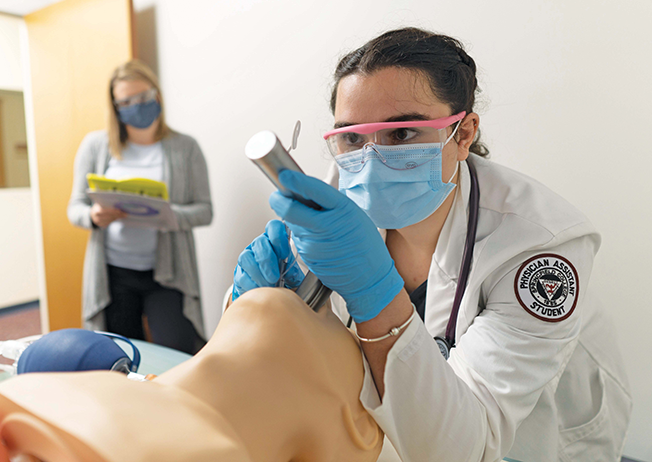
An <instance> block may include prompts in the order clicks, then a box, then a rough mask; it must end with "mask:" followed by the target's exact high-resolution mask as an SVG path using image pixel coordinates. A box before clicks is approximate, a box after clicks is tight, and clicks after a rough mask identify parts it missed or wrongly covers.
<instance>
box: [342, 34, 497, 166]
mask: <svg viewBox="0 0 652 462" xmlns="http://www.w3.org/2000/svg"><path fill="white" fill-rule="evenodd" d="M387 67H400V68H404V69H412V70H415V71H417V72H420V73H421V74H423V75H424V76H425V77H426V78H427V79H428V81H429V83H430V88H431V89H432V92H433V93H434V95H435V96H436V97H437V99H438V100H439V101H441V102H442V103H445V104H448V105H449V106H450V107H451V109H452V111H453V112H452V113H453V114H457V113H459V112H462V111H466V112H467V114H468V113H470V112H473V105H474V104H475V94H476V91H478V92H479V91H480V89H479V88H478V80H477V79H476V76H475V73H476V67H475V61H473V58H471V57H470V56H469V55H467V54H466V51H464V46H463V45H462V44H461V43H460V42H459V41H458V40H456V39H454V38H452V37H448V36H446V35H440V34H435V33H433V32H429V31H426V30H422V29H417V28H414V27H407V28H404V29H396V30H392V31H389V32H386V33H384V34H382V35H380V36H379V37H376V38H375V39H373V40H370V41H369V42H367V43H365V44H364V45H363V46H361V47H360V48H358V49H357V50H354V51H352V52H351V53H349V54H347V55H346V56H344V57H343V58H342V59H341V60H340V62H339V64H338V65H337V68H336V69H335V74H334V77H335V82H334V86H333V92H332V94H331V104H330V105H331V111H332V112H333V113H334V112H335V101H336V99H337V85H338V84H339V83H340V80H341V79H342V78H344V77H346V76H348V75H351V74H355V73H364V74H371V73H373V72H374V71H377V70H380V69H384V68H387ZM469 150H470V151H471V152H473V153H475V154H477V155H479V156H483V157H486V156H488V155H489V149H488V148H487V147H486V146H485V145H484V144H483V143H482V142H480V130H478V133H477V135H476V138H475V140H473V143H472V144H471V146H470V148H469Z"/></svg>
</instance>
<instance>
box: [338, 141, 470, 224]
mask: <svg viewBox="0 0 652 462" xmlns="http://www.w3.org/2000/svg"><path fill="white" fill-rule="evenodd" d="M449 139H450V138H449ZM447 141H448V140H447ZM444 144H445V143H423V144H412V145H402V146H380V145H375V144H373V143H369V144H368V145H366V146H365V147H364V148H363V149H365V150H369V152H367V153H365V165H364V167H363V168H362V170H360V171H359V172H356V173H351V172H349V171H346V170H345V169H343V168H341V167H340V168H339V172H340V181H339V190H340V192H342V193H344V194H345V195H346V196H347V197H348V198H350V199H351V200H353V202H355V203H356V204H357V205H358V206H359V207H360V208H361V209H362V210H364V211H365V212H366V213H367V215H368V216H369V218H371V220H372V221H373V222H374V224H375V225H376V226H377V227H378V228H382V229H401V228H405V227H406V226H410V225H413V224H415V223H418V222H420V221H422V220H425V219H426V218H428V217H429V216H430V215H432V214H433V213H434V212H435V211H436V210H437V209H438V208H439V207H440V206H441V204H443V203H444V201H445V200H446V198H447V197H448V196H449V194H450V193H451V192H452V191H453V189H455V186H456V185H455V183H451V182H450V181H451V180H452V179H453V177H454V176H455V173H456V172H457V166H456V168H455V172H454V173H453V175H452V176H451V178H450V179H449V180H448V182H446V183H444V182H443V180H442V165H441V159H442V149H443V146H444ZM424 157H426V158H429V159H430V160H429V161H428V162H426V163H422V162H423V159H424ZM398 162H400V163H401V164H403V165H406V166H408V167H409V166H410V165H418V166H416V167H414V168H407V169H403V170H397V169H394V168H390V167H387V165H396V164H397V163H398Z"/></svg>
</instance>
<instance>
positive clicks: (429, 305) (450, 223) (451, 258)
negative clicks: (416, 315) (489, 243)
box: [425, 162, 470, 337]
mask: <svg viewBox="0 0 652 462" xmlns="http://www.w3.org/2000/svg"><path fill="white" fill-rule="evenodd" d="M469 192H470V176H469V169H468V166H467V165H466V162H462V163H461V164H460V175H459V180H458V187H457V188H456V189H455V200H454V201H453V205H452V207H451V210H450V212H449V214H448V217H447V218H446V222H445V223H444V227H443V228H442V231H441V234H440V235H439V241H438V242H437V248H436V249H435V253H434V254H433V256H432V262H431V264H430V272H429V273H428V290H427V295H426V319H425V324H426V328H427V329H428V332H429V333H430V335H432V336H433V337H435V336H444V334H445V332H446V325H447V324H448V318H449V316H450V313H451V310H452V308H453V299H454V298H455V290H456V289H457V280H458V277H459V271H460V265H461V264H462V255H463V253H464V241H465V239H466V228H467V217H468V211H467V204H468V201H469Z"/></svg>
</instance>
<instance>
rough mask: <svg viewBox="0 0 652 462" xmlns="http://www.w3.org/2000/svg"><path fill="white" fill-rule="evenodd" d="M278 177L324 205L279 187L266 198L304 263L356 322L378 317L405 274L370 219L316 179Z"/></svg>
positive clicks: (297, 175)
mask: <svg viewBox="0 0 652 462" xmlns="http://www.w3.org/2000/svg"><path fill="white" fill-rule="evenodd" d="M279 180H280V181H281V183H282V184H283V186H285V187H286V188H287V189H289V190H290V191H292V192H294V193H295V194H297V195H298V196H301V197H303V198H305V199H310V200H312V201H314V202H316V203H317V204H319V205H320V206H321V207H322V208H323V210H315V209H312V208H310V207H308V206H306V205H303V204H302V203H301V202H299V201H297V200H294V199H292V198H288V197H285V196H283V195H282V194H281V193H279V192H274V193H273V194H272V195H271V197H270V199H269V203H270V205H271V206H272V209H274V211H275V212H276V213H277V214H278V216H279V217H281V218H282V219H283V220H285V222H286V224H287V226H288V227H289V228H290V230H291V231H292V239H293V240H294V245H295V246H296V248H297V251H298V252H299V255H300V256H301V258H302V259H303V261H304V263H305V264H306V265H308V268H309V269H310V271H312V272H313V273H315V276H317V277H318V278H319V280H321V282H323V283H324V285H325V286H326V287H328V288H329V289H332V290H334V291H335V292H337V293H338V294H340V295H341V296H342V298H344V300H345V301H346V305H347V309H348V311H349V314H351V316H352V317H353V319H354V320H355V321H356V322H358V323H359V322H363V321H368V320H370V319H373V318H375V317H376V316H378V313H380V312H381V311H382V309H383V308H385V307H386V306H387V305H389V303H390V302H391V301H392V300H393V299H394V297H395V296H396V295H397V294H398V293H399V292H400V291H401V289H402V288H403V279H401V276H399V274H398V271H396V267H395V266H394V260H392V257H391V256H390V255H389V251H388V250H387V247H386V246H385V243H384V242H383V238H382V237H381V236H380V233H379V232H378V230H377V229H376V226H375V225H374V224H373V222H372V221H371V219H370V218H369V217H368V216H367V214H366V213H364V211H363V210H362V209H361V208H359V207H358V206H357V205H356V204H355V203H354V202H353V201H352V200H351V199H349V198H348V197H346V196H345V195H344V194H342V193H340V192H339V191H338V190H337V189H335V188H333V187H332V186H330V185H327V184H326V183H324V182H323V181H320V180H318V179H316V178H312V177H309V176H306V175H304V174H303V173H298V172H293V171H290V170H284V171H282V172H281V174H280V175H279Z"/></svg>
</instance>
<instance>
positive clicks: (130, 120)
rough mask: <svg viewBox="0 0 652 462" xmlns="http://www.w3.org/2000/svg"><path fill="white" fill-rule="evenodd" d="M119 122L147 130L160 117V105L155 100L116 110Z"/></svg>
mask: <svg viewBox="0 0 652 462" xmlns="http://www.w3.org/2000/svg"><path fill="white" fill-rule="evenodd" d="M118 114H119V115H120V121H121V122H122V123H123V124H127V125H131V126H132V127H136V128H141V129H142V128H147V127H149V126H150V125H152V124H153V123H154V121H155V120H156V119H158V116H159V115H161V105H160V104H159V102H158V101H156V100H155V99H154V100H152V101H148V102H146V103H138V104H132V105H131V106H128V107H125V108H120V109H118Z"/></svg>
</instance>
